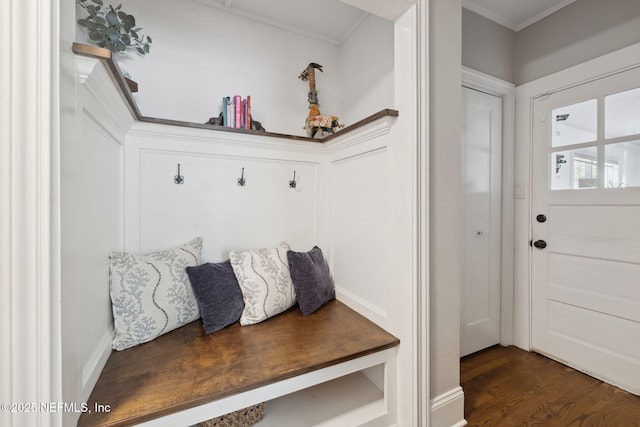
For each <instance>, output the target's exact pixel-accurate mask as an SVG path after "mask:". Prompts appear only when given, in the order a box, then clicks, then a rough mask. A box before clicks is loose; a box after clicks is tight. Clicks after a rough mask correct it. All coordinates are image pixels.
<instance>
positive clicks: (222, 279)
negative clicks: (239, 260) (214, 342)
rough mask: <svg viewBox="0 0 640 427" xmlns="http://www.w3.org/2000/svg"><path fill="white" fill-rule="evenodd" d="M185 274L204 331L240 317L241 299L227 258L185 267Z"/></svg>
mask: <svg viewBox="0 0 640 427" xmlns="http://www.w3.org/2000/svg"><path fill="white" fill-rule="evenodd" d="M187 274H188V275H189V281H190V282H191V286H192V287H193V293H194V294H195V295H196V301H198V307H200V317H201V318H202V323H203V325H204V331H205V332H206V333H207V334H210V333H212V332H215V331H219V330H220V329H222V328H224V327H226V326H229V325H231V324H232V323H235V322H237V321H238V320H240V316H241V315H242V310H243V309H244V302H243V301H242V292H241V291H240V285H239V284H238V279H236V275H235V273H234V272H233V267H231V261H229V260H227V261H225V262H221V263H217V264H214V263H207V264H202V265H199V266H197V267H187Z"/></svg>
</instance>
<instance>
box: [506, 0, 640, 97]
mask: <svg viewBox="0 0 640 427" xmlns="http://www.w3.org/2000/svg"><path fill="white" fill-rule="evenodd" d="M639 25H640V2H638V1H636V0H607V1H602V0H578V1H576V2H575V3H572V4H570V5H568V6H567V7H565V8H563V9H560V10H559V11H558V12H556V13H554V14H552V15H549V16H547V17H546V18H545V19H542V20H540V21H538V22H536V23H534V24H533V25H530V26H528V27H526V28H524V29H523V30H521V31H519V32H518V33H516V51H515V61H516V65H515V68H516V79H515V82H516V84H519V85H520V84H523V83H526V82H530V81H532V80H536V79H538V78H541V77H543V76H546V75H549V74H551V73H554V72H557V71H561V70H564V69H566V68H569V67H571V66H574V65H577V64H580V63H582V62H585V61H588V60H591V59H594V58H597V57H599V56H602V55H604V54H606V53H609V52H613V51H615V50H618V49H621V48H623V47H626V46H630V45H632V44H634V43H638V42H640V32H638V26H639Z"/></svg>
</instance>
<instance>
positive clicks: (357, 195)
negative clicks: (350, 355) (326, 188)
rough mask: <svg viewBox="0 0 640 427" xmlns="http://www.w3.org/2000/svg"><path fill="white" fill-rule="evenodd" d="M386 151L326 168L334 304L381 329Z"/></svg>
mask: <svg viewBox="0 0 640 427" xmlns="http://www.w3.org/2000/svg"><path fill="white" fill-rule="evenodd" d="M389 182H390V171H389V160H388V152H387V149H386V147H379V148H377V149H374V150H372V151H367V152H363V153H360V154H357V155H354V156H351V157H346V158H342V159H338V160H335V161H333V162H332V176H331V200H332V201H331V211H332V218H331V219H332V233H331V239H330V240H331V242H332V243H331V264H332V270H333V274H334V279H335V281H336V289H337V292H338V296H339V298H340V299H342V300H343V301H345V302H346V303H347V304H349V305H351V306H352V307H354V308H355V309H357V311H359V312H360V313H362V314H363V315H365V316H367V317H369V318H370V319H372V320H373V321H375V322H377V323H378V324H380V325H383V326H384V325H386V324H387V300H388V298H387V297H388V292H389V291H390V288H389V260H390V259H392V258H391V257H390V235H389V233H390V230H391V225H392V224H391V214H392V212H391V209H392V207H391V206H390V203H389V200H390V199H389V194H390V192H389Z"/></svg>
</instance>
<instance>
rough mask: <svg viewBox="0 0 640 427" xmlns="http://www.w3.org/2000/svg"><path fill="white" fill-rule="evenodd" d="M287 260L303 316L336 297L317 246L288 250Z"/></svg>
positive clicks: (320, 251)
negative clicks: (299, 250) (303, 249)
mask: <svg viewBox="0 0 640 427" xmlns="http://www.w3.org/2000/svg"><path fill="white" fill-rule="evenodd" d="M287 260H288V261H289V271H290V272H291V281H292V282H293V287H294V288H295V290H296V298H297V299H298V305H299V306H300V311H301V312H302V314H303V315H304V316H308V315H309V314H311V313H313V312H314V311H316V310H317V309H319V308H320V307H322V306H323V305H324V304H326V303H327V302H329V301H331V300H332V299H334V298H335V297H336V290H335V286H334V284H333V278H332V277H331V273H330V272H329V266H328V265H327V262H326V261H325V259H324V257H323V256H322V250H320V248H319V247H317V246H314V247H313V249H311V250H310V251H309V252H294V251H288V252H287Z"/></svg>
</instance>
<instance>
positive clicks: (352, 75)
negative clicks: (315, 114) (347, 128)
mask: <svg viewBox="0 0 640 427" xmlns="http://www.w3.org/2000/svg"><path fill="white" fill-rule="evenodd" d="M393 39H394V30H393V22H391V21H387V20H385V19H383V18H379V17H377V16H374V15H369V16H368V17H367V18H366V19H365V20H364V22H362V23H361V24H360V25H359V26H358V28H357V29H356V30H355V31H354V33H353V34H351V36H350V37H349V38H348V39H347V40H345V42H344V43H343V44H342V46H340V49H339V61H340V81H339V84H340V87H341V90H340V104H341V105H342V106H343V111H342V112H341V113H340V114H341V115H340V122H341V123H345V124H346V125H349V124H351V123H354V122H356V121H358V120H361V119H362V118H364V117H367V116H369V115H371V114H373V113H376V112H378V111H380V110H383V109H385V108H394V107H393V105H394V99H393V93H394V92H393V83H394V81H393V77H394V73H393V71H394V64H393Z"/></svg>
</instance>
